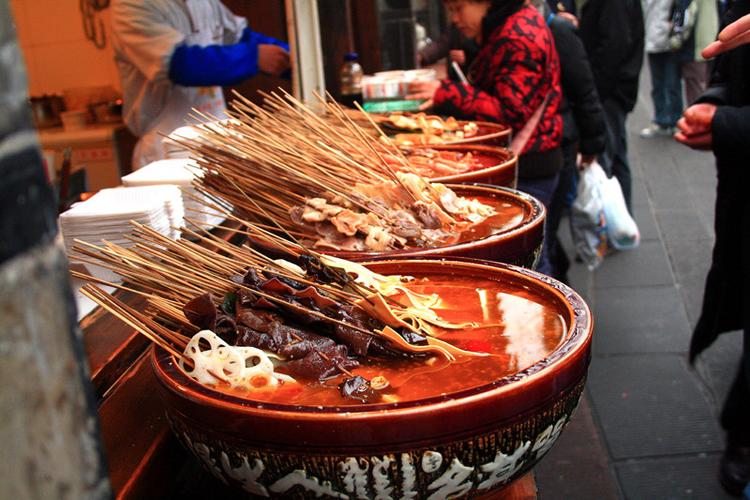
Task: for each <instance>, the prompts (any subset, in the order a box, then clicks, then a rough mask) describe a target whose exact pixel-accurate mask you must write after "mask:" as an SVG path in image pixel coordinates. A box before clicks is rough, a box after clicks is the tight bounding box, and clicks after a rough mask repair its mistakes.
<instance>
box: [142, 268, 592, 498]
mask: <svg viewBox="0 0 750 500" xmlns="http://www.w3.org/2000/svg"><path fill="white" fill-rule="evenodd" d="M367 266H368V267H369V268H370V269H371V270H373V271H375V272H378V273H380V274H386V275H389V274H390V275H394V274H397V275H408V276H410V277H411V278H412V279H411V280H409V281H408V284H407V287H408V288H409V289H410V290H411V291H413V292H417V293H424V294H435V295H436V296H437V297H439V302H438V303H436V304H437V305H436V306H435V307H436V308H437V310H438V311H439V313H440V316H441V317H442V318H444V319H446V320H448V321H452V322H466V323H472V325H471V326H467V327H465V328H462V329H458V330H450V331H448V330H446V331H444V332H442V333H440V338H441V339H442V340H445V341H446V342H450V343H451V344H453V345H455V346H456V347H459V348H461V349H465V350H470V351H474V352H482V353H486V354H487V355H486V356H483V357H471V358H469V359H465V358H457V359H454V360H453V361H449V360H446V359H442V358H441V359H435V360H434V361H433V362H426V361H424V360H421V361H419V362H417V361H415V360H413V359H412V360H390V361H387V362H386V361H382V360H381V361H376V360H373V361H371V362H368V363H363V364H362V365H361V366H360V367H359V368H357V373H359V374H362V375H363V376H372V375H375V374H377V375H382V376H384V377H386V378H387V380H389V382H390V386H389V388H388V391H389V397H388V398H387V399H384V400H380V401H379V402H377V403H374V404H372V403H371V404H362V403H357V402H353V401H351V400H347V399H344V398H342V397H341V395H340V394H339V392H338V390H337V389H336V385H335V383H332V384H328V383H326V382H316V383H311V384H309V385H307V386H304V387H299V386H297V385H295V386H289V387H286V386H282V388H280V389H276V390H273V391H268V392H264V393H256V392H253V393H250V394H246V393H232V392H226V391H224V392H220V391H219V390H217V389H212V388H210V387H207V386H204V385H201V384H199V383H198V382H196V381H194V380H193V379H192V378H189V377H188V376H187V375H186V374H185V373H184V372H183V371H182V370H181V369H180V368H179V367H178V366H177V364H176V362H175V360H174V358H173V357H172V356H171V355H170V354H168V353H167V352H165V351H161V350H156V351H155V352H154V355H153V358H152V359H153V367H154V370H155V372H156V377H157V379H158V381H159V387H160V390H161V391H162V393H163V396H164V401H165V403H166V407H167V413H168V417H169V421H170V424H171V426H172V428H173V430H174V432H175V434H176V435H177V437H178V438H179V439H180V441H181V442H182V443H183V444H184V446H185V447H186V448H187V449H188V450H189V451H190V452H192V453H193V454H194V455H195V456H196V457H197V458H198V459H199V460H200V461H201V462H202V464H203V465H204V466H205V468H206V469H207V470H208V471H210V472H211V473H212V474H214V475H215V476H216V477H217V478H219V479H221V480H222V481H224V482H225V483H227V484H230V485H232V486H235V487H236V488H237V489H238V490H242V491H244V492H245V493H246V494H248V495H250V496H253V497H258V498H267V497H271V498H317V497H331V498H370V499H374V498H412V499H422V498H465V497H475V496H483V497H488V498H489V497H491V495H492V494H494V493H496V492H498V491H500V490H501V489H503V488H504V487H506V486H507V485H508V484H510V483H511V482H512V481H514V480H515V479H517V478H519V477H520V476H522V475H524V474H526V473H527V472H528V471H529V470H531V469H532V468H533V467H534V465H535V464H536V463H537V462H538V461H539V460H540V459H541V458H542V456H544V454H546V453H547V451H549V449H550V448H551V447H552V445H553V444H554V443H555V441H556V440H557V439H558V437H559V436H560V434H561V432H562V431H563V429H564V428H565V426H566V424H567V422H568V421H569V419H570V417H571V415H572V413H573V411H574V409H575V408H576V406H577V404H578V401H579V398H580V396H581V393H582V391H583V386H584V382H585V379H586V373H587V369H588V364H589V359H590V349H591V338H592V333H593V321H592V318H591V313H590V311H589V308H588V307H587V306H586V304H585V303H584V301H583V300H582V299H581V297H580V296H579V295H578V294H577V293H575V292H574V291H573V290H572V289H570V288H568V287H567V286H565V285H563V284H561V283H559V282H557V281H555V280H553V279H551V278H549V277H546V276H543V275H540V274H538V273H535V272H533V271H530V270H527V269H523V268H520V267H515V266H510V265H505V264H497V263H491V262H486V261H475V260H448V259H445V260H443V259H389V260H382V261H375V262H371V263H368V264H367ZM428 361H429V360H428Z"/></svg>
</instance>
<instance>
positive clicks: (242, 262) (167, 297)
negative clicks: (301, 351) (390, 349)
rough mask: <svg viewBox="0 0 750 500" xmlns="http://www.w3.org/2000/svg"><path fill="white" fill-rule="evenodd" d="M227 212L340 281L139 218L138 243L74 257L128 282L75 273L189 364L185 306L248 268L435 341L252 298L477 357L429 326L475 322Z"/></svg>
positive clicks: (85, 246) (248, 231) (230, 284)
mask: <svg viewBox="0 0 750 500" xmlns="http://www.w3.org/2000/svg"><path fill="white" fill-rule="evenodd" d="M225 215H227V217H229V218H232V219H234V220H235V221H236V222H239V223H240V227H239V228H229V227H226V228H225V229H227V230H230V231H234V232H237V233H242V234H243V235H245V236H248V237H250V238H251V239H252V240H254V241H263V242H264V243H265V245H266V247H267V248H272V249H274V250H275V252H276V253H280V254H282V255H284V256H286V257H287V258H289V259H291V260H295V259H298V258H299V257H300V256H302V255H307V256H309V257H311V258H313V259H315V262H317V263H318V264H317V265H319V266H321V267H322V268H325V270H326V271H327V273H328V274H329V275H331V276H336V277H337V280H336V282H332V283H321V282H319V281H316V280H315V278H314V277H308V276H305V275H304V274H300V273H299V272H298V271H295V270H294V266H289V265H288V264H286V263H284V262H280V261H279V260H274V259H272V258H270V257H268V256H267V255H265V254H264V253H261V252H259V251H258V250H256V249H255V248H253V247H251V246H249V245H247V244H245V245H242V246H237V245H233V244H231V243H229V242H227V241H225V240H223V239H221V238H219V237H217V236H215V235H213V234H211V233H210V232H205V231H202V230H193V229H189V228H182V232H183V234H184V235H186V236H188V237H189V239H179V240H173V239H171V238H169V237H167V236H164V235H162V234H160V233H158V232H157V231H155V230H153V229H152V228H150V227H148V226H144V225H142V224H138V223H135V222H132V223H131V224H132V226H133V232H132V234H131V235H128V236H127V238H128V239H131V240H132V241H133V242H134V243H135V245H134V246H132V247H130V248H124V247H122V246H119V245H116V244H112V243H109V242H106V241H105V242H103V245H102V246H97V245H93V244H91V243H86V242H82V241H77V242H76V244H75V245H74V247H73V252H72V255H71V258H72V260H73V261H74V262H77V263H81V264H92V265H97V266H101V267H104V268H106V269H108V270H110V271H112V272H114V273H116V274H118V275H120V276H122V278H123V282H124V284H115V283H111V282H108V281H105V280H102V279H99V278H95V277H93V276H91V275H89V274H86V273H82V272H78V271H73V272H72V274H73V276H74V277H77V278H80V279H82V280H84V281H87V282H88V283H89V284H87V285H85V286H84V287H83V288H82V293H83V294H84V295H86V296H87V297H89V298H90V299H91V300H93V301H94V302H96V303H97V304H98V305H100V306H102V307H104V308H105V309H107V310H108V311H110V312H111V313H113V314H114V315H115V316H117V317H118V318H119V319H121V320H123V321H124V322H126V323H127V324H129V325H130V326H131V327H133V328H134V329H136V330H137V331H138V332H140V333H141V334H143V335H145V336H146V337H148V338H149V339H150V340H151V341H152V342H154V343H155V344H157V345H159V346H160V347H162V348H164V349H165V350H167V351H168V352H170V353H171V354H172V355H174V356H175V357H176V358H178V359H181V360H182V361H186V362H188V363H189V360H187V359H186V358H185V356H184V354H183V352H184V350H185V348H186V346H187V345H188V342H189V341H190V338H191V337H192V336H193V335H194V334H196V333H197V332H198V331H199V330H200V329H199V328H198V327H196V326H195V325H194V324H192V323H191V322H190V321H189V320H188V319H187V317H186V314H185V311H184V308H185V306H186V304H188V303H189V302H190V301H191V300H193V299H195V298H196V297H197V296H201V295H204V294H206V293H209V294H211V295H212V296H214V297H216V298H217V300H219V301H221V300H222V298H223V297H225V296H226V295H227V294H228V293H230V292H232V291H233V290H236V289H237V288H238V286H239V287H240V288H242V287H243V285H242V284H238V282H237V281H236V279H233V277H236V276H242V275H245V274H246V273H247V272H248V270H249V269H254V270H256V271H259V272H265V273H268V272H271V273H272V275H273V276H278V277H281V278H286V279H288V280H293V281H294V282H296V283H300V284H303V285H306V286H312V287H314V288H315V289H316V290H318V292H321V293H322V294H324V295H325V296H326V297H330V298H331V299H333V300H336V301H337V302H338V303H341V304H349V305H353V306H357V307H361V308H364V309H366V310H367V311H368V312H370V313H371V314H375V315H376V316H377V315H378V310H379V309H380V310H381V311H382V310H383V308H385V309H386V310H385V311H384V312H385V314H384V315H383V317H385V318H388V317H398V318H400V319H401V321H400V322H399V325H400V326H403V327H406V328H407V329H409V330H411V331H413V332H415V333H418V334H420V335H423V336H427V337H428V344H427V345H423V346H415V345H410V344H409V343H407V342H406V341H405V340H404V339H403V338H402V337H401V336H399V335H398V334H397V333H396V332H395V331H394V330H392V329H387V330H386V329H384V330H383V331H372V330H367V329H363V328H362V327H361V326H358V325H356V324H351V323H347V321H342V320H340V319H336V318H333V317H330V316H328V315H326V314H324V313H322V312H320V311H318V310H315V309H314V308H309V307H305V306H304V305H300V304H295V303H293V302H292V303H290V302H289V301H288V300H286V299H284V298H280V297H278V296H274V295H273V294H268V293H264V292H263V291H262V290H258V289H251V290H250V289H248V291H249V292H250V293H252V294H253V295H255V296H258V297H262V298H263V299H265V300H267V301H269V302H271V303H272V304H274V305H277V306H279V307H280V308H282V309H287V310H291V311H292V312H294V313H297V314H305V315H308V316H310V317H313V318H316V319H318V320H320V321H323V322H327V323H330V324H339V325H342V326H345V327H347V328H351V329H353V330H355V331H359V332H361V333H364V334H366V335H379V336H382V337H383V339H384V340H385V341H387V342H389V343H391V344H392V345H394V346H395V347H396V348H398V349H402V350H406V351H410V352H427V353H432V354H437V355H443V356H445V357H448V358H449V359H452V358H453V357H454V356H455V355H458V354H461V355H467V354H471V353H467V352H464V351H461V350H459V349H456V348H455V347H453V346H451V345H450V344H448V343H446V342H443V341H441V340H439V339H438V338H436V337H434V336H433V335H432V328H431V327H430V325H435V326H440V327H444V328H445V327H447V328H463V327H466V326H468V325H466V324H461V325H451V324H448V323H445V322H442V321H441V320H440V319H439V318H438V317H437V316H432V315H430V314H427V315H425V308H422V310H421V311H420V310H418V309H419V308H416V309H415V308H414V306H415V303H414V299H415V297H416V298H417V300H418V297H417V296H416V295H414V294H410V297H409V300H407V301H406V303H401V302H398V301H394V299H392V298H390V297H388V296H385V295H383V294H382V293H381V291H380V290H379V289H378V287H377V286H373V285H372V284H369V285H363V284H361V283H359V282H358V281H356V280H355V279H354V278H352V277H351V276H350V275H349V274H347V272H346V271H345V269H346V268H347V265H350V266H357V271H358V274H359V275H360V278H362V277H364V275H365V274H366V271H365V270H364V268H362V267H361V266H359V265H358V264H353V263H347V262H346V261H341V260H339V259H336V260H335V261H334V260H327V259H331V258H327V257H325V256H323V255H321V254H317V253H315V252H313V251H310V250H308V249H306V248H304V247H302V246H301V245H299V244H298V243H295V242H293V241H290V240H288V239H285V238H282V237H280V236H278V235H275V234H274V233H272V232H269V231H266V230H264V229H262V228H260V227H258V226H255V225H253V224H249V223H243V222H242V221H241V220H240V219H238V218H236V216H234V215H232V214H230V213H226V214H225ZM188 221H189V220H188ZM288 236H290V235H288ZM290 237H291V236H290ZM329 262H335V266H339V265H341V266H343V267H336V268H332V267H330V266H332V265H334V264H329ZM355 272H356V271H355ZM393 282H394V283H397V284H398V283H400V278H399V277H397V278H395V280H394V281H393ZM96 285H104V286H109V287H114V288H116V289H120V290H125V291H129V292H132V293H135V294H137V295H140V296H142V297H144V298H145V299H146V303H147V307H146V310H144V311H138V310H135V309H133V308H131V307H129V306H127V305H125V304H123V303H122V302H121V301H119V300H118V299H117V298H116V297H114V296H111V295H109V294H107V293H105V292H103V291H102V290H100V289H99V288H98V287H97V286H96ZM396 286H397V287H398V286H400V285H396ZM417 295H418V294H417Z"/></svg>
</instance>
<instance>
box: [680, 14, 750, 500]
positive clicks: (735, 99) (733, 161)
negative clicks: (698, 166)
mask: <svg viewBox="0 0 750 500" xmlns="http://www.w3.org/2000/svg"><path fill="white" fill-rule="evenodd" d="M748 13H750V0H737V1H736V2H735V3H734V6H733V7H732V8H731V9H730V10H729V12H728V13H727V16H726V19H725V22H727V23H731V22H734V21H736V20H738V19H739V18H740V17H742V16H743V15H746V14H748ZM678 127H679V129H680V132H678V133H677V134H676V136H675V138H676V139H677V140H678V141H680V142H682V143H684V144H687V145H688V146H691V147H693V148H696V149H712V150H713V152H714V155H715V157H716V171H717V177H718V185H717V188H716V215H715V221H714V229H715V231H716V243H715V244H714V251H713V258H712V262H711V269H710V271H709V273H708V277H707V278H706V288H705V294H704V297H703V309H702V311H701V316H700V319H699V320H698V324H697V325H696V327H695V331H694V332H693V336H692V339H691V343H690V360H691V362H692V361H694V360H695V358H696V356H698V354H700V353H701V352H703V350H705V349H706V348H707V347H708V346H710V345H711V344H712V343H713V342H714V340H716V337H717V336H718V335H719V334H721V333H723V332H727V331H733V330H743V350H742V359H741V363H740V368H739V372H738V373H737V376H736V378H735V380H734V383H733V385H732V387H731V389H730V391H729V394H728V396H727V399H726V400H725V402H724V407H723V409H722V413H721V425H722V427H723V428H724V430H725V431H726V432H727V448H726V450H725V452H724V456H723V457H722V461H721V468H720V476H719V477H720V479H721V483H722V485H723V486H724V488H725V489H726V490H727V491H728V492H729V493H731V494H733V495H738V496H739V495H740V494H741V492H742V489H743V488H744V487H745V485H747V483H748V482H750V197H748V194H747V192H748V190H749V189H750V168H748V157H750V46H747V45H745V46H741V47H738V48H736V49H734V50H731V51H729V52H727V53H725V54H723V55H721V56H720V57H719V58H718V59H717V60H716V65H715V68H714V72H713V75H712V77H711V83H710V84H709V88H708V89H707V90H706V92H705V93H704V94H703V95H702V96H701V97H700V99H698V103H697V104H695V105H693V106H691V107H690V108H688V109H687V110H686V111H685V113H684V115H683V118H682V119H681V120H680V122H679V123H678Z"/></svg>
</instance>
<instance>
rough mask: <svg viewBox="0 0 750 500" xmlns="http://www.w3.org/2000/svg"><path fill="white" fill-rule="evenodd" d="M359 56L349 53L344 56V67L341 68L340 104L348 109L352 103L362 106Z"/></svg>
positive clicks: (361, 73)
mask: <svg viewBox="0 0 750 500" xmlns="http://www.w3.org/2000/svg"><path fill="white" fill-rule="evenodd" d="M358 59H359V55H358V54H357V53H356V52H349V53H347V54H346V55H344V65H343V66H342V67H341V74H340V77H341V104H343V105H344V106H348V107H350V108H353V107H354V102H355V101H356V102H358V103H360V104H362V75H363V72H362V66H360V65H359V62H358Z"/></svg>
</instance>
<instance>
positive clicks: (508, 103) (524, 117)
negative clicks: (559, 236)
mask: <svg viewBox="0 0 750 500" xmlns="http://www.w3.org/2000/svg"><path fill="white" fill-rule="evenodd" d="M444 3H445V6H446V8H447V10H448V13H449V16H450V20H451V22H452V23H453V24H455V25H456V27H457V28H458V29H459V30H460V31H461V32H462V33H463V34H464V35H465V36H467V37H471V38H475V39H476V40H477V42H478V43H479V44H480V46H481V49H480V51H479V54H478V55H477V57H476V59H475V60H474V62H473V64H472V66H471V68H470V69H469V74H468V78H469V81H470V82H471V83H470V84H462V83H458V82H454V81H450V80H443V81H436V82H427V83H417V84H413V85H412V87H411V88H410V92H411V96H410V97H411V98H413V99H427V102H426V103H425V104H424V105H423V107H424V108H427V107H430V106H432V107H434V108H435V111H436V112H438V113H440V114H446V115H452V116H455V117H457V118H461V119H467V120H481V121H491V122H497V123H502V124H504V125H508V126H510V127H511V128H512V129H513V133H514V134H520V135H524V132H528V131H529V128H527V129H526V130H525V131H524V127H525V126H526V125H527V124H528V123H529V122H531V124H533V123H534V121H535V120H534V118H536V117H534V115H535V114H536V115H537V117H538V118H537V119H538V122H537V124H536V126H534V127H533V130H531V134H530V136H529V140H528V142H527V143H526V144H525V145H524V146H523V148H522V150H521V155H520V157H519V171H518V188H519V189H520V190H522V191H525V192H527V193H529V194H531V195H533V196H535V197H536V198H538V199H539V200H540V201H541V202H542V203H543V204H544V205H545V206H548V205H549V202H550V200H551V197H552V194H553V193H554V191H555V187H556V186H557V178H558V172H559V171H560V169H561V167H562V163H563V159H562V152H561V148H560V144H561V141H562V117H561V116H560V113H559V107H560V99H561V95H562V91H561V89H560V63H559V61H558V58H557V51H556V50H555V42H554V39H553V38H552V34H551V33H550V31H549V29H548V28H547V23H546V22H545V20H544V19H543V18H542V16H541V15H540V14H539V12H538V11H537V10H536V9H535V8H534V7H532V6H530V5H528V2H527V1H526V0H493V1H479V0H444ZM540 113H541V114H540ZM522 131H523V132H522ZM545 246H546V245H545ZM545 253H546V252H545ZM538 269H539V271H541V272H547V273H548V272H549V271H550V269H549V263H548V261H547V259H546V255H544V253H543V255H542V259H541V261H540V263H539V266H538Z"/></svg>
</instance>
